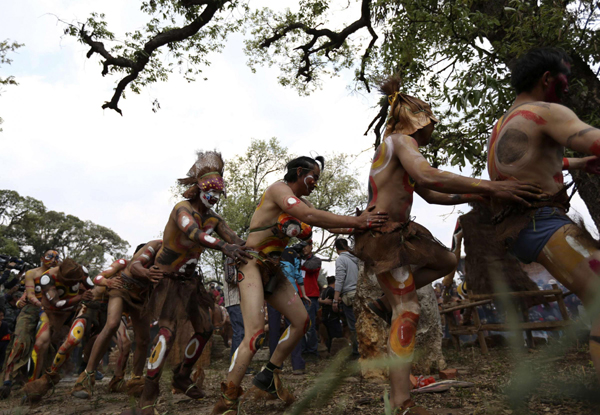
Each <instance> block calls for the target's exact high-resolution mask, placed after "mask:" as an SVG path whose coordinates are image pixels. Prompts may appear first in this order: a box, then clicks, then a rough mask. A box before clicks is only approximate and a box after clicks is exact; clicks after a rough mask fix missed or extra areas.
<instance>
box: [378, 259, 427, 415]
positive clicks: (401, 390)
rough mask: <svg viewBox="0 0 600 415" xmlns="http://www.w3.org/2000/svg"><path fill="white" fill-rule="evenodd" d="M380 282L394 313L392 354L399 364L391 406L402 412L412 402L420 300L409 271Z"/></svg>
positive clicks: (384, 277)
mask: <svg viewBox="0 0 600 415" xmlns="http://www.w3.org/2000/svg"><path fill="white" fill-rule="evenodd" d="M377 279H378V281H379V284H380V285H381V288H382V289H383V292H384V293H385V295H386V297H387V299H388V300H389V302H390V304H391V306H392V311H393V317H392V326H391V329H390V335H389V339H388V353H389V355H390V356H391V357H393V358H398V360H397V363H395V364H394V365H393V366H392V367H391V368H390V383H391V389H392V394H391V397H390V398H391V404H392V407H394V408H402V406H403V404H405V403H406V401H408V400H409V399H410V386H411V384H410V369H411V366H412V358H413V353H414V347H415V338H416V333H417V323H418V321H419V313H420V307H419V300H418V298H417V292H416V286H415V281H414V278H413V276H412V273H411V272H410V271H409V268H408V267H403V268H397V269H395V270H393V271H392V272H386V273H383V274H379V275H378V276H377Z"/></svg>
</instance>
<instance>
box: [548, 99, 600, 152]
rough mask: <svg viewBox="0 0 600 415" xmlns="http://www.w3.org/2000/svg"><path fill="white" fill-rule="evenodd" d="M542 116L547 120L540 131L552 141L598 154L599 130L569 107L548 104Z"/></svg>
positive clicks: (577, 149)
mask: <svg viewBox="0 0 600 415" xmlns="http://www.w3.org/2000/svg"><path fill="white" fill-rule="evenodd" d="M542 116H543V118H544V119H545V120H547V122H546V124H544V126H543V127H542V128H543V130H542V131H543V132H544V133H545V134H546V135H548V136H549V137H551V138H552V139H553V140H554V141H556V142H557V143H559V144H560V145H563V146H565V147H567V148H570V149H572V150H575V151H578V152H580V153H585V154H591V155H594V156H600V130H599V129H597V128H594V127H592V126H590V125H588V124H586V123H584V122H583V121H581V120H580V119H579V118H578V117H577V115H575V113H574V112H573V111H571V110H570V109H569V108H567V107H565V106H563V105H559V104H550V107H549V109H548V110H547V111H546V112H544V113H543V114H542Z"/></svg>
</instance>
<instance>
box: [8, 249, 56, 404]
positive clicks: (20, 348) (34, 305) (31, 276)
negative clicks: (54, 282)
mask: <svg viewBox="0 0 600 415" xmlns="http://www.w3.org/2000/svg"><path fill="white" fill-rule="evenodd" d="M40 260H41V263H42V265H41V266H40V267H38V268H34V269H31V270H29V271H27V273H26V274H25V292H24V293H23V296H22V297H21V298H20V299H19V300H18V301H17V307H22V310H21V312H20V313H19V316H18V317H17V323H16V326H15V332H14V334H13V337H14V340H13V347H12V349H11V351H10V355H9V356H8V359H7V361H6V370H5V372H4V385H3V386H2V387H1V388H0V399H6V398H7V397H8V396H9V395H10V390H11V387H12V383H13V375H14V374H15V373H17V372H18V371H19V370H20V369H21V368H23V367H25V365H26V364H27V363H28V362H29V361H30V356H31V352H32V350H33V345H34V343H35V333H36V328H37V325H38V322H39V318H40V308H41V307H42V303H41V299H42V287H41V286H40V278H41V277H42V275H43V274H44V273H45V272H47V271H48V270H49V269H50V268H52V267H55V266H56V265H57V264H58V252H56V251H54V250H48V251H46V252H45V253H44V255H43V256H42V257H41V258H40Z"/></svg>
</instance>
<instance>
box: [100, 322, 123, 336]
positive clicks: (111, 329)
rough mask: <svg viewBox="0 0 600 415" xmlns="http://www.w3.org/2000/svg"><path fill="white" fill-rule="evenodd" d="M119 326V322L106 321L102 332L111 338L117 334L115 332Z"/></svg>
mask: <svg viewBox="0 0 600 415" xmlns="http://www.w3.org/2000/svg"><path fill="white" fill-rule="evenodd" d="M120 326H121V320H120V319H119V320H117V321H110V320H109V321H107V322H106V324H105V325H104V329H103V330H102V331H103V332H105V333H106V334H107V335H108V336H110V337H112V336H114V335H115V334H117V331H119V327H120Z"/></svg>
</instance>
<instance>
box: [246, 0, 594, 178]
mask: <svg viewBox="0 0 600 415" xmlns="http://www.w3.org/2000/svg"><path fill="white" fill-rule="evenodd" d="M342 3H344V4H346V3H345V2H338V1H333V0H330V1H327V2H324V1H323V0H305V1H304V2H302V3H301V6H300V8H299V11H298V12H295V13H292V12H290V11H289V10H288V11H286V12H284V13H279V14H278V13H274V12H272V11H270V10H260V11H257V12H254V13H253V14H252V16H251V35H252V39H251V40H249V41H248V42H247V47H246V52H247V53H248V54H249V56H250V62H249V63H250V65H251V67H252V68H254V67H256V65H257V64H267V65H273V64H275V65H278V66H279V67H280V69H281V77H280V82H281V83H282V84H284V85H290V86H292V87H295V88H296V89H298V90H299V92H300V93H307V92H310V91H311V90H312V89H314V88H315V87H318V85H319V82H320V79H321V78H322V77H323V76H324V75H328V74H331V73H335V72H336V71H339V69H340V68H342V67H352V68H354V70H355V71H356V76H355V79H356V80H357V81H359V80H360V69H361V68H362V66H361V64H362V62H361V59H362V55H363V53H364V52H365V51H366V50H367V49H366V48H365V42H364V37H365V36H367V35H368V33H367V31H366V30H365V28H364V27H363V28H361V29H360V30H361V31H358V32H356V33H354V34H353V36H352V37H349V38H348V41H347V42H345V43H344V45H343V47H341V48H339V50H337V51H330V50H326V51H325V50H324V51H321V52H320V53H318V54H316V55H311V60H312V61H311V64H312V67H311V70H312V72H311V75H313V79H312V80H310V82H309V84H308V85H307V84H306V82H305V81H306V80H305V79H301V78H298V77H297V73H296V72H297V70H298V68H299V66H300V65H301V63H299V61H298V59H299V56H301V53H302V51H303V48H304V47H306V46H307V42H308V40H309V39H310V38H311V36H308V35H306V33H305V31H304V30H303V29H301V27H300V24H304V25H306V26H309V27H311V28H314V29H318V30H321V31H323V30H325V29H332V30H338V27H337V26H339V24H338V25H337V26H336V27H329V26H331V25H332V24H331V23H330V21H332V20H334V21H339V18H336V17H337V16H336V15H335V14H334V11H335V10H339V8H340V7H344V4H342ZM356 3H362V4H364V3H369V7H370V11H371V24H372V26H373V28H374V30H375V32H376V33H377V34H378V35H379V41H378V42H376V44H375V47H374V48H373V50H372V52H371V54H370V56H369V59H367V61H366V64H365V68H364V69H365V75H366V80H367V81H368V84H369V85H371V86H373V85H378V84H379V83H380V82H381V81H382V80H383V79H384V78H386V77H388V76H390V75H392V74H394V73H398V74H400V75H401V77H402V78H403V81H404V85H403V89H404V91H405V92H406V93H409V94H412V95H417V96H419V97H420V98H422V99H424V100H426V101H428V102H430V103H431V104H432V107H433V109H434V112H437V113H438V114H439V115H440V118H441V119H442V123H441V125H440V126H439V127H438V128H437V131H436V133H435V135H434V139H435V141H436V144H435V145H434V146H431V148H430V149H428V151H429V153H428V156H429V158H430V160H431V161H432V163H433V164H436V165H437V164H450V165H454V166H459V167H463V166H465V165H466V164H467V163H469V164H471V165H472V166H473V167H474V170H475V173H476V174H479V173H480V172H481V171H482V170H483V168H484V167H485V144H486V141H487V139H488V137H489V133H490V130H491V128H492V126H493V125H494V123H495V122H496V120H497V119H498V118H499V117H500V116H501V115H502V114H503V113H504V112H505V110H506V109H507V108H508V107H509V106H510V103H511V102H512V100H513V99H514V93H513V91H512V90H511V88H510V83H509V75H510V74H509V69H508V67H509V65H510V64H511V63H512V62H513V61H514V59H515V58H517V57H519V56H520V55H522V54H523V53H525V52H526V51H527V50H529V49H531V48H532V47H537V46H556V47H562V48H564V49H565V50H566V51H567V52H569V53H570V54H571V55H572V56H578V57H579V58H580V59H581V61H582V62H583V66H586V65H587V66H589V68H586V69H589V70H590V73H592V74H594V73H595V78H596V79H595V81H597V80H598V79H597V78H598V73H597V72H596V71H595V70H594V71H593V72H591V71H592V69H593V68H596V69H597V68H598V65H599V64H600V51H599V50H598V45H599V44H600V30H598V21H599V17H600V10H599V8H598V4H597V1H592V0H584V1H568V0H567V1H543V2H531V1H521V0H500V1H494V2H490V1H483V0H460V1H439V0H372V1H367V2H365V1H364V0H363V1H359V2H355V3H354V4H356ZM351 7H352V6H351ZM354 8H355V9H356V10H355V15H357V14H359V11H358V6H355V7H354ZM354 17H356V16H354ZM344 24H345V25H346V27H350V21H346V22H345V23H344ZM334 26H335V25H334ZM284 28H285V30H289V32H287V35H285V36H282V37H280V38H278V39H277V40H275V41H273V42H272V43H270V46H269V47H268V48H265V47H261V45H262V46H264V42H265V40H267V39H269V38H270V37H272V36H273V35H274V33H277V32H280V33H281V31H282V30H284ZM342 28H343V26H342ZM325 40H326V38H320V39H319V40H318V41H319V42H322V41H325ZM592 81H594V80H593V79H592ZM357 86H358V87H359V88H361V87H362V85H361V84H359V83H357ZM596 87H597V85H596ZM590 88H592V86H591V85H590V81H589V80H588V81H587V84H586V81H585V80H583V79H579V80H578V82H576V83H574V84H573V85H572V87H571V93H570V95H572V96H575V97H578V99H586V100H589V99H590V95H592V93H590ZM592 89H593V90H594V89H595V88H592ZM577 107H578V109H579V110H581V108H585V113H584V114H581V113H580V116H581V117H582V118H583V119H584V120H585V121H587V122H590V123H592V124H593V123H594V122H596V123H597V122H598V121H600V112H599V111H600V109H598V108H597V106H594V105H587V106H586V105H579V106H577Z"/></svg>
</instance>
